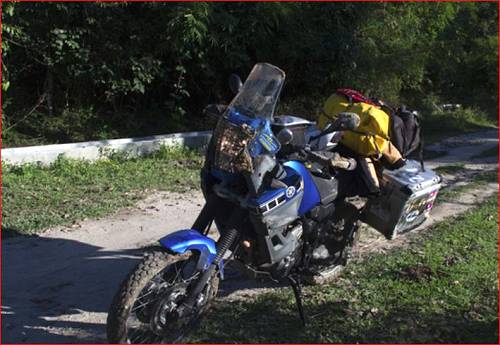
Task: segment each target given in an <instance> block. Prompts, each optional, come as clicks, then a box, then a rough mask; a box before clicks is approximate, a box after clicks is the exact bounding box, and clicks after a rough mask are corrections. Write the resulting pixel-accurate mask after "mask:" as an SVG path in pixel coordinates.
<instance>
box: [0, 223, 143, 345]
mask: <svg viewBox="0 0 500 345" xmlns="http://www.w3.org/2000/svg"><path fill="white" fill-rule="evenodd" d="M5 230H6V229H2V231H5ZM9 232H10V233H11V234H13V233H15V229H9ZM139 258H140V251H138V250H127V251H119V252H113V251H105V250H102V249H101V248H99V247H95V246H91V245H88V244H85V243H81V242H78V241H73V240H66V239H58V238H48V237H38V236H16V237H14V238H9V239H6V240H4V241H2V278H3V279H2V343H22V342H27V341H30V340H31V339H36V341H37V342H41V343H56V342H57V343H68V342H78V343H81V342H105V337H104V335H105V326H104V323H103V322H105V318H106V313H107V310H108V307H109V304H110V302H111V299H112V297H113V294H114V293H115V292H116V290H117V289H118V286H119V284H120V282H121V281H122V280H123V279H124V277H125V276H126V274H127V273H128V271H129V270H130V269H131V268H132V267H133V266H134V265H135V264H136V263H137V261H138V260H139ZM7 297H8V298H7ZM83 311H85V312H88V314H87V313H86V314H85V316H83V313H82V312H83Z"/></svg>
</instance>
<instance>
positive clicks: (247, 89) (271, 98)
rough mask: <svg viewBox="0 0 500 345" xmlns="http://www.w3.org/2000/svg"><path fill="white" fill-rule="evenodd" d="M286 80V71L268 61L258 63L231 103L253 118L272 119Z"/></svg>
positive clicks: (233, 107)
mask: <svg viewBox="0 0 500 345" xmlns="http://www.w3.org/2000/svg"><path fill="white" fill-rule="evenodd" d="M284 81H285V72H283V71H282V70H281V69H279V68H278V67H276V66H273V65H271V64H268V63H258V64H256V65H255V66H254V67H253V69H252V71H251V72H250V74H249V75H248V78H247V80H246V81H245V83H244V84H243V86H242V88H241V90H240V92H238V94H237V95H236V96H235V97H234V99H233V101H232V102H231V104H230V105H229V109H230V110H236V111H238V112H241V113H242V114H243V115H245V116H248V117H251V118H265V119H269V120H270V119H272V117H273V114H274V109H275V108H276V104H277V102H278V97H279V95H280V92H281V88H282V87H283V83H284Z"/></svg>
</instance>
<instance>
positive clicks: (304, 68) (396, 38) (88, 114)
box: [2, 1, 498, 147]
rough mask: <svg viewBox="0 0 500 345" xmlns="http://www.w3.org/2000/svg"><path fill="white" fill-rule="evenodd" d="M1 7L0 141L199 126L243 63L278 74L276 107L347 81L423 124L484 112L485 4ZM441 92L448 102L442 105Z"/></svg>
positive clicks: (488, 12)
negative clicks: (281, 80) (282, 77)
mask: <svg viewBox="0 0 500 345" xmlns="http://www.w3.org/2000/svg"><path fill="white" fill-rule="evenodd" d="M2 9H3V10H2V61H3V64H2V91H3V93H2V110H3V112H2V144H3V145H4V147H9V146H10V147H14V146H26V145H36V144H47V143H65V142H77V141H87V140H98V139H111V138H123V137H138V136H145V135H154V134H164V133H171V132H181V131H190V130H199V129H208V128H211V124H210V121H208V120H207V119H206V118H204V117H203V116H202V109H203V108H204V107H205V106H206V105H207V104H209V103H225V102H228V101H229V100H230V98H231V96H232V95H231V92H230V91H229V90H228V85H227V78H228V76H229V75H230V74H231V73H237V74H239V75H240V76H241V77H243V78H244V77H245V76H247V75H248V73H249V71H250V69H251V68H252V66H253V65H254V64H255V63H257V62H270V63H272V64H275V65H276V66H279V67H280V68H282V69H283V70H284V71H285V72H286V74H287V79H286V85H285V87H284V88H283V94H282V97H281V100H280V102H281V103H282V104H281V105H280V110H279V112H281V113H291V114H299V115H305V116H311V117H312V116H315V115H317V111H321V106H322V105H323V103H324V100H325V99H326V98H327V97H328V96H329V95H330V94H331V93H333V92H334V91H335V89H337V88H345V87H348V88H354V89H357V90H360V91H362V92H363V93H365V94H366V95H367V96H369V97H375V98H379V99H383V100H385V101H386V102H387V103H388V104H392V105H399V104H402V103H403V104H406V105H408V106H409V107H410V108H411V109H417V110H419V111H421V113H422V115H423V117H424V127H428V130H426V131H425V135H426V136H430V135H431V134H432V133H435V134H437V135H442V136H443V135H444V136H449V135H452V134H456V133H457V132H463V131H469V130H476V129H478V128H479V127H478V126H483V125H489V123H490V122H493V123H495V122H496V121H497V120H496V119H497V113H498V6H497V4H496V3H484V2H482V3H480V2H440V3H425V2H404V3H401V2H398V3H369V4H366V3H352V2H332V3H314V2H310V3H309V2H281V3H277V2H276V3H270V2H266V3H237V2H234V3H220V2H172V3H168V4H166V3H159V2H155V3H152V2H144V3H138V2H135V3H134V2H126V3H124V2H121V3H118V2H116V3H111V2H110V3H101V2H96V3H72V4H67V3H64V2H60V3H52V2H44V3H38V2H18V1H4V2H3V6H2ZM95 61H99V62H100V63H98V64H96V63H95ZM443 104H451V107H450V106H448V107H443V106H442V105H443ZM454 104H461V105H462V107H461V108H460V109H458V110H455V111H443V109H444V108H448V109H452V108H455V106H454ZM431 128H432V129H431ZM426 139H427V138H426ZM432 140H434V139H433V138H432V137H431V138H430V139H429V140H428V141H432Z"/></svg>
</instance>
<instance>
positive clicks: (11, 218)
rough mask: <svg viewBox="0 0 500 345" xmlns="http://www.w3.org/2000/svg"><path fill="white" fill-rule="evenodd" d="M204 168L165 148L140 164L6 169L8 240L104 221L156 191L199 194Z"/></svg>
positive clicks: (114, 160) (192, 157)
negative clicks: (196, 190) (57, 227)
mask: <svg viewBox="0 0 500 345" xmlns="http://www.w3.org/2000/svg"><path fill="white" fill-rule="evenodd" d="M201 164H202V156H201V155H200V154H198V153H197V152H195V151H191V150H187V149H180V148H165V147H163V148H161V149H160V150H159V151H157V152H155V153H154V154H152V155H150V156H147V157H143V158H135V159H126V157H124V156H123V155H120V154H112V155H111V156H110V159H106V160H100V161H96V162H93V163H92V162H85V161H80V160H69V159H59V160H57V161H56V162H55V163H53V164H52V165H51V166H49V167H42V166H38V165H34V164H27V165H22V166H9V165H4V166H3V182H2V183H3V191H2V197H3V205H2V206H3V207H2V232H3V236H10V235H14V234H32V233H36V232H38V231H40V230H43V229H46V228H48V227H52V226H55V225H67V224H72V223H73V222H75V221H78V220H81V219H84V218H96V217H100V216H104V215H106V214H109V213H111V212H113V211H115V210H117V209H119V208H121V207H124V206H129V205H132V204H134V203H136V202H137V201H138V200H139V199H141V198H143V197H144V196H145V195H146V194H147V193H148V191H150V190H152V189H157V190H168V191H179V192H182V191H186V190H189V189H192V188H197V187H198V185H199V169H200V167H201Z"/></svg>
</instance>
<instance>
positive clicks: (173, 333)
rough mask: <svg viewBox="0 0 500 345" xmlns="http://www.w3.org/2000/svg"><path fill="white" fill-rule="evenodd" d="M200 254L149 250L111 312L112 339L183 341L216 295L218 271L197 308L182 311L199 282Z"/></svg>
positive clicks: (111, 341)
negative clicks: (185, 300)
mask: <svg viewBox="0 0 500 345" xmlns="http://www.w3.org/2000/svg"><path fill="white" fill-rule="evenodd" d="M197 259H198V256H197V255H196V254H194V253H191V252H188V253H186V254H182V255H172V254H169V253H166V252H165V251H164V250H162V249H158V250H154V251H152V252H150V253H147V254H146V255H145V257H144V259H143V260H142V261H141V262H140V263H139V265H137V267H136V268H135V269H134V270H133V271H132V272H131V273H130V274H129V276H128V277H127V279H126V280H125V281H124V282H123V283H122V285H121V287H120V290H119V291H118V292H117V294H116V295H115V297H114V299H113V302H112V304H111V307H110V311H109V313H108V320H107V335H108V341H109V342H110V343H133V344H141V343H149V344H151V343H173V342H179V341H180V340H181V339H182V338H183V337H184V336H185V335H186V334H187V333H188V332H189V331H190V330H191V329H192V328H193V326H194V325H195V324H196V323H197V321H198V320H199V318H200V316H201V315H202V314H203V312H205V311H206V310H207V309H208V308H209V306H210V303H211V302H212V300H213V298H214V297H215V295H216V293H217V288H218V285H219V278H218V277H217V275H216V274H215V273H214V275H213V276H212V277H211V279H210V280H209V281H208V283H207V284H206V286H205V287H204V289H203V290H202V292H201V293H200V294H199V295H198V296H197V298H196V303H195V305H194V306H193V308H190V309H189V310H183V311H181V308H180V306H181V304H182V302H183V301H184V299H185V298H186V296H187V293H188V291H189V288H190V287H191V286H192V284H194V283H195V282H196V281H197V278H199V276H200V272H199V271H197V269H196V264H197Z"/></svg>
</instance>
